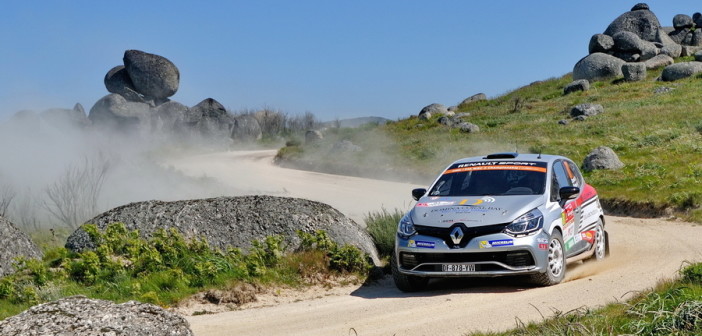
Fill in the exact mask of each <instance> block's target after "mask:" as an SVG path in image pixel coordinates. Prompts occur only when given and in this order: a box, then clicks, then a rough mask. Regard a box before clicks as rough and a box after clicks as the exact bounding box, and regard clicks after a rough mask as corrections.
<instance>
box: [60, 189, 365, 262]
mask: <svg viewBox="0 0 702 336" xmlns="http://www.w3.org/2000/svg"><path fill="white" fill-rule="evenodd" d="M115 222H121V223H124V224H125V225H126V227H127V228H128V229H129V230H139V234H140V235H141V236H142V237H150V236H152V235H153V234H154V232H156V231H157V230H158V229H166V230H168V229H170V228H174V229H176V230H178V231H180V232H181V233H182V234H183V235H184V237H186V238H196V237H204V238H205V239H207V241H208V242H209V244H210V246H211V247H213V248H218V249H222V250H226V249H227V248H228V247H236V248H241V249H244V250H248V249H249V248H251V246H252V245H251V243H252V241H254V240H261V239H264V238H265V237H267V236H270V235H282V236H283V237H284V238H285V242H286V243H287V244H289V245H288V247H289V249H290V250H295V249H297V248H298V247H299V244H300V239H299V238H298V236H297V233H296V232H297V230H302V231H304V232H308V233H312V232H314V231H316V230H325V231H327V233H328V234H329V237H330V238H331V239H333V240H334V241H336V242H337V243H339V244H352V245H355V246H357V247H359V248H360V249H361V250H363V251H364V252H366V253H368V254H370V255H371V256H372V257H373V259H374V261H376V262H377V261H378V258H377V251H376V249H375V245H374V244H373V240H372V239H371V237H370V236H369V235H368V233H367V232H366V230H365V229H363V228H362V227H361V226H359V225H358V224H356V223H355V222H354V221H353V220H351V219H349V218H347V217H346V216H344V215H343V214H342V213H341V212H339V211H338V210H336V209H334V208H332V207H331V206H329V205H327V204H324V203H319V202H314V201H309V200H304V199H299V198H290V197H274V196H240V197H218V198H209V199H198V200H185V201H175V202H162V201H147V202H136V203H131V204H127V205H124V206H121V207H117V208H114V209H112V210H109V211H107V212H105V213H102V214H100V215H98V216H97V217H95V218H93V219H91V220H89V221H87V222H86V223H92V224H95V225H97V226H98V228H100V229H103V230H104V229H105V228H106V227H107V226H108V225H109V224H111V223H115ZM94 247H95V245H94V244H93V242H92V241H91V239H90V236H89V235H88V234H87V233H86V232H85V231H84V230H83V228H82V227H81V228H78V229H77V230H76V231H74V232H73V233H72V234H71V235H70V236H69V237H68V239H67V242H66V248H68V249H70V250H72V251H82V250H85V249H92V248H94Z"/></svg>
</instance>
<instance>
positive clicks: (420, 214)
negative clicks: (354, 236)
mask: <svg viewBox="0 0 702 336" xmlns="http://www.w3.org/2000/svg"><path fill="white" fill-rule="evenodd" d="M412 195H413V197H414V198H415V200H417V203H416V204H415V205H414V208H413V209H412V210H411V211H410V212H408V213H407V214H406V215H405V216H404V217H403V218H402V219H401V220H400V222H399V223H398V228H397V237H396V239H395V251H394V253H393V256H392V260H391V268H392V274H393V279H394V280H395V284H396V285H397V287H398V288H399V289H400V290H403V291H416V290H421V289H423V288H424V287H425V286H426V285H427V282H428V281H429V279H430V278H438V277H473V276H479V277H490V276H504V275H529V276H530V277H531V279H532V281H533V282H535V283H537V284H539V285H545V286H548V285H554V284H557V283H559V282H561V281H562V280H563V278H564V277H565V272H566V264H567V262H572V261H577V260H583V259H588V258H591V259H596V260H600V259H603V258H604V257H605V256H606V255H607V254H608V252H609V248H608V237H607V232H606V231H605V222H604V214H603V212H602V207H601V206H600V202H599V198H598V196H597V192H596V191H595V189H594V188H593V187H592V186H590V185H588V184H586V183H585V181H584V179H583V176H582V175H581V173H580V171H579V170H578V167H577V166H576V165H575V164H574V163H573V161H571V160H569V159H567V158H565V157H562V156H555V155H541V154H517V153H496V154H490V155H487V156H485V157H471V158H466V159H462V160H458V161H456V162H454V163H452V164H451V165H450V166H449V167H447V168H446V170H444V172H443V173H442V174H441V175H440V176H439V177H438V178H437V179H436V181H434V183H433V184H432V186H431V187H430V188H429V190H428V191H427V190H426V189H415V190H413V191H412Z"/></svg>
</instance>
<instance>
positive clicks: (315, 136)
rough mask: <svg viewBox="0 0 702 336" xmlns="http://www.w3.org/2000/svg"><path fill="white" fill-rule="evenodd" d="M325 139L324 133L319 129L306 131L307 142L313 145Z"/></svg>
mask: <svg viewBox="0 0 702 336" xmlns="http://www.w3.org/2000/svg"><path fill="white" fill-rule="evenodd" d="M322 139H324V135H323V134H322V132H321V131H318V130H309V131H307V132H305V144H307V145H311V144H315V143H317V142H319V141H320V140H322Z"/></svg>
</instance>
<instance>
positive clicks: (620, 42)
mask: <svg viewBox="0 0 702 336" xmlns="http://www.w3.org/2000/svg"><path fill="white" fill-rule="evenodd" d="M612 39H613V40H614V48H615V49H617V50H619V51H623V52H625V53H627V52H629V53H632V54H639V55H640V59H641V60H642V61H645V60H648V59H651V58H653V57H654V56H656V55H658V47H656V46H655V45H654V44H653V43H652V42H649V41H644V40H642V39H641V38H639V36H638V35H636V34H634V33H632V32H628V31H621V32H618V33H616V34H614V36H612Z"/></svg>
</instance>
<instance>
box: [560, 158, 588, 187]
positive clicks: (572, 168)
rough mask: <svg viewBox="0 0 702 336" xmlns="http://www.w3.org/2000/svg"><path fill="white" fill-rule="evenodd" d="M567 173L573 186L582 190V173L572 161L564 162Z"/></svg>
mask: <svg viewBox="0 0 702 336" xmlns="http://www.w3.org/2000/svg"><path fill="white" fill-rule="evenodd" d="M564 163H565V168H566V173H567V174H568V177H570V182H571V185H572V186H574V187H578V188H580V187H581V186H582V185H583V177H582V175H580V171H579V170H578V167H577V166H576V165H575V163H573V162H570V161H564Z"/></svg>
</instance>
